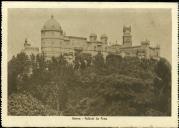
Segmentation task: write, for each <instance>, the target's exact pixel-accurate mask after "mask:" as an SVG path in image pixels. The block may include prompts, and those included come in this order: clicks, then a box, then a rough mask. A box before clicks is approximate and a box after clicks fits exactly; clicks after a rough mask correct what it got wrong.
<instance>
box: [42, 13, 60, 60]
mask: <svg viewBox="0 0 179 128" xmlns="http://www.w3.org/2000/svg"><path fill="white" fill-rule="evenodd" d="M62 42H63V30H62V28H61V26H60V24H59V23H58V21H57V20H55V19H54V17H53V15H52V16H51V18H50V19H49V20H48V21H47V22H46V23H45V24H44V26H43V28H42V30H41V50H42V53H43V54H44V55H45V57H46V58H47V59H51V57H52V56H54V57H57V56H59V55H60V51H61V50H60V45H61V43H62Z"/></svg>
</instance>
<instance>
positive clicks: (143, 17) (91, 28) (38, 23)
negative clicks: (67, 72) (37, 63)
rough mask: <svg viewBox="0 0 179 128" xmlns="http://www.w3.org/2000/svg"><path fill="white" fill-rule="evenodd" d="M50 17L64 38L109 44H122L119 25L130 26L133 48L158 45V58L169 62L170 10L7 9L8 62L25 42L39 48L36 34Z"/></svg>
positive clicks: (38, 37) (38, 33)
mask: <svg viewBox="0 0 179 128" xmlns="http://www.w3.org/2000/svg"><path fill="white" fill-rule="evenodd" d="M51 15H54V18H55V19H56V20H57V21H58V22H59V23H60V25H61V27H62V29H63V30H64V31H65V32H66V35H70V36H80V37H87V38H88V37H89V35H90V33H96V34H97V35H98V39H99V37H100V35H101V34H107V36H108V40H109V42H111V44H112V43H116V40H117V43H119V44H122V28H123V25H131V26H132V41H133V45H139V44H140V42H141V41H142V40H144V39H148V40H150V41H151V45H152V46H156V45H157V44H159V45H160V48H161V52H160V53H161V56H162V57H165V58H167V59H168V60H169V61H170V62H171V44H172V43H171V31H172V30H171V27H172V23H171V10H169V9H87V8H84V9H9V10H8V59H10V58H11V57H12V56H13V55H16V54H17V53H19V52H20V51H21V50H22V49H23V44H24V40H25V38H28V39H29V40H30V41H31V42H32V45H33V46H37V47H39V48H40V46H41V41H40V40H41V39H40V38H41V37H40V31H41V28H42V26H43V25H44V23H45V22H46V21H47V20H48V19H49V18H50V16H51Z"/></svg>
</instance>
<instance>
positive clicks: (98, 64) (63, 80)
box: [8, 53, 171, 116]
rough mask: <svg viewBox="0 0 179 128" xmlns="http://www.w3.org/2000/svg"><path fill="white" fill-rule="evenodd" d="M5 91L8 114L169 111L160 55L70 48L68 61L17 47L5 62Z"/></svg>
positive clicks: (167, 71) (166, 68) (167, 78)
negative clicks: (71, 57)
mask: <svg viewBox="0 0 179 128" xmlns="http://www.w3.org/2000/svg"><path fill="white" fill-rule="evenodd" d="M24 92H26V93H24ZM8 94H9V97H8V99H9V102H8V108H9V109H8V110H9V114H10V115H39V114H41V115H62V114H63V115H100V116H104V115H105V116H126V115H127V116H144V115H147V116H161V115H166V116H169V115H170V114H171V66H170V64H169V63H168V62H167V61H166V60H165V59H164V58H161V59H160V60H159V61H157V60H152V59H151V60H147V59H139V58H135V57H125V58H122V57H121V56H117V55H108V56H107V57H106V59H104V58H103V55H102V54H100V53H99V54H97V55H96V56H95V57H92V56H90V55H89V54H76V55H75V61H74V64H68V63H67V62H66V61H65V59H64V57H63V56H59V57H57V58H54V57H53V58H52V59H51V61H46V60H45V58H44V56H43V55H37V56H34V55H32V56H30V57H28V56H26V55H25V54H24V53H20V54H18V55H17V56H16V57H13V58H12V59H11V60H10V61H9V62H8ZM29 106H30V107H29ZM46 106H48V107H46ZM28 107H29V108H32V109H33V111H31V109H29V110H27V109H28ZM42 108H43V109H42ZM39 110H41V111H40V112H39ZM16 111H17V112H16ZM18 111H20V112H18ZM34 111H35V112H34ZM52 111H53V112H52Z"/></svg>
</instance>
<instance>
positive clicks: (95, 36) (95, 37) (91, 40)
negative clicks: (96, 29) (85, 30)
mask: <svg viewBox="0 0 179 128" xmlns="http://www.w3.org/2000/svg"><path fill="white" fill-rule="evenodd" d="M89 40H90V42H96V41H97V35H96V34H95V33H91V34H90V37H89Z"/></svg>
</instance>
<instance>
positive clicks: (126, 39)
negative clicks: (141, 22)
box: [123, 26, 132, 47]
mask: <svg viewBox="0 0 179 128" xmlns="http://www.w3.org/2000/svg"><path fill="white" fill-rule="evenodd" d="M123 46H124V47H132V36H131V26H124V27H123Z"/></svg>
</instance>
